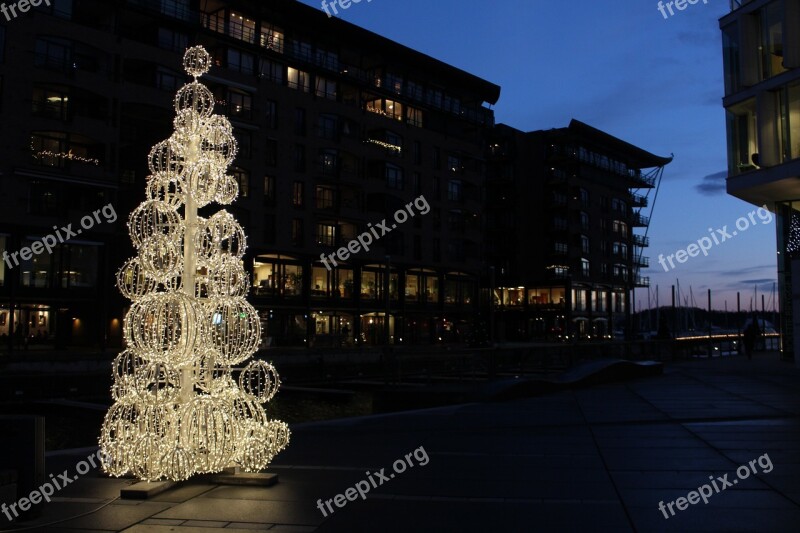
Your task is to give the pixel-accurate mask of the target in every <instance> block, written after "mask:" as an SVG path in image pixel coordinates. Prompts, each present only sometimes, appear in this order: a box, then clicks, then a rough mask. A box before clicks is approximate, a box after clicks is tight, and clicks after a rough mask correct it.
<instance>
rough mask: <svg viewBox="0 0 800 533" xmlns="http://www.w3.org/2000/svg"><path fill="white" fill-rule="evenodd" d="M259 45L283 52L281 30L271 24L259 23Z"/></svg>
mask: <svg viewBox="0 0 800 533" xmlns="http://www.w3.org/2000/svg"><path fill="white" fill-rule="evenodd" d="M261 47H262V48H266V49H267V50H272V51H273V52H277V53H279V54H282V53H283V30H282V29H280V28H278V27H276V26H273V25H272V24H266V23H262V24H261Z"/></svg>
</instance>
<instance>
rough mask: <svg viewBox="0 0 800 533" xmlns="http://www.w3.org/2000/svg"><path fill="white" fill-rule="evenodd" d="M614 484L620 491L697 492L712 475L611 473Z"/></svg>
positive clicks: (672, 472)
mask: <svg viewBox="0 0 800 533" xmlns="http://www.w3.org/2000/svg"><path fill="white" fill-rule="evenodd" d="M610 474H611V477H612V478H613V480H614V484H615V485H616V486H617V487H619V488H620V489H623V488H632V489H674V490H676V491H678V492H680V491H682V490H685V491H686V492H689V491H690V490H695V489H696V488H697V487H699V486H700V485H702V484H704V483H705V482H706V481H708V476H709V475H712V474H713V472H712V473H703V474H699V475H698V473H697V472H693V473H685V472H677V471H640V472H630V471H611V472H610Z"/></svg>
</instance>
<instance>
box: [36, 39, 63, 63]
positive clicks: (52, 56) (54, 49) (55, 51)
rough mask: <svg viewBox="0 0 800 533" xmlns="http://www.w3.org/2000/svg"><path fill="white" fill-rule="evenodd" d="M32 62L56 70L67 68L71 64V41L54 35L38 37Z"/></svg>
mask: <svg viewBox="0 0 800 533" xmlns="http://www.w3.org/2000/svg"><path fill="white" fill-rule="evenodd" d="M34 64H35V65H36V66H37V67H44V68H50V69H56V70H67V69H69V68H71V66H72V42H71V41H68V40H67V39H58V38H55V37H40V38H39V39H37V40H36V55H35V56H34Z"/></svg>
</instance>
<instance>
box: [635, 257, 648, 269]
mask: <svg viewBox="0 0 800 533" xmlns="http://www.w3.org/2000/svg"><path fill="white" fill-rule="evenodd" d="M633 264H634V265H636V266H639V267H642V268H649V267H650V258H649V257H647V256H644V255H639V256H636V257H634V260H633Z"/></svg>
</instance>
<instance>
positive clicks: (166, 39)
mask: <svg viewBox="0 0 800 533" xmlns="http://www.w3.org/2000/svg"><path fill="white" fill-rule="evenodd" d="M158 47H159V48H164V49H166V50H172V51H173V52H180V53H183V51H184V50H186V48H188V47H189V36H188V35H186V34H185V33H181V32H177V31H175V30H172V29H169V28H158Z"/></svg>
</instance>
